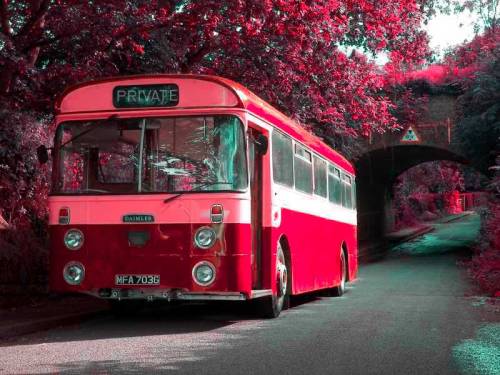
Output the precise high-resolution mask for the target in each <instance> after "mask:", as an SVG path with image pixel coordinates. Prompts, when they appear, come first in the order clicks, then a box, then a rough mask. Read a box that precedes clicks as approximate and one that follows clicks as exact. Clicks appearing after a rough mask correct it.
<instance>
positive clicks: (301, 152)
mask: <svg viewBox="0 0 500 375" xmlns="http://www.w3.org/2000/svg"><path fill="white" fill-rule="evenodd" d="M294 160H295V163H294V170H295V188H296V189H297V190H299V191H302V192H304V193H308V194H312V192H313V181H312V155H311V153H310V152H309V151H307V150H306V149H305V148H304V147H301V146H299V145H298V144H296V145H295V159H294Z"/></svg>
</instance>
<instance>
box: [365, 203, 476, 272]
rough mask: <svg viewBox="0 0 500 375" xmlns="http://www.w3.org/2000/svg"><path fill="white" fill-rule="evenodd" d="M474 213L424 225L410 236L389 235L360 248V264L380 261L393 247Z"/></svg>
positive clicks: (466, 213)
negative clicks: (380, 240) (375, 242)
mask: <svg viewBox="0 0 500 375" xmlns="http://www.w3.org/2000/svg"><path fill="white" fill-rule="evenodd" d="M473 213H474V211H465V212H462V213H460V214H456V215H453V216H448V217H444V218H441V219H439V220H436V221H433V222H429V223H428V224H424V225H422V226H420V227H419V228H415V230H413V231H410V230H409V232H408V234H404V235H397V234H396V233H397V232H396V233H393V234H392V235H391V234H388V235H386V236H385V237H384V238H383V240H382V242H380V243H378V244H376V245H372V246H365V247H360V248H359V254H360V255H359V256H358V261H359V263H370V262H373V261H376V260H380V259H382V258H384V257H385V256H386V255H388V254H389V253H390V249H391V248H392V247H393V246H396V245H398V244H400V243H403V242H408V241H411V240H414V239H415V238H418V237H420V236H423V235H424V234H426V233H429V232H432V231H434V230H435V227H434V225H436V224H447V223H451V222H453V221H457V220H460V219H463V218H464V217H467V216H469V215H472V214H473Z"/></svg>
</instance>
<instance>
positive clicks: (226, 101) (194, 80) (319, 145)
mask: <svg viewBox="0 0 500 375" xmlns="http://www.w3.org/2000/svg"><path fill="white" fill-rule="evenodd" d="M168 84H175V85H178V103H177V105H175V106H172V107H157V108H147V109H148V110H152V111H155V110H158V109H162V110H165V109H194V108H209V107H220V108H228V109H229V108H241V109H245V110H247V111H248V112H250V113H252V114H254V115H255V116H257V117H259V118H261V119H263V120H265V121H267V122H269V123H271V124H273V125H274V126H275V127H276V128H278V129H280V130H281V131H283V132H284V133H286V134H289V135H291V136H292V137H293V138H295V139H296V140H298V141H299V142H301V143H303V144H305V145H306V146H308V147H309V148H311V149H312V150H314V151H316V152H317V153H318V154H320V155H322V156H324V157H326V158H328V159H330V160H331V161H333V162H335V163H336V164H337V165H339V166H340V167H342V168H344V169H345V170H346V171H347V172H349V173H354V168H353V166H352V164H351V163H350V162H349V161H348V160H347V159H346V158H345V157H343V156H342V155H340V154H339V153H338V152H336V151H335V150H333V149H332V148H331V147H329V146H328V145H327V144H326V143H324V142H323V141H322V140H321V139H320V138H319V137H317V136H315V135H313V134H311V133H310V132H308V131H307V130H305V129H304V128H303V127H302V126H301V125H300V124H298V123H297V122H296V121H294V120H292V119H291V118H289V117H287V116H286V115H285V114H283V113H282V112H280V111H278V110H277V109H276V108H274V107H273V106H271V105H270V104H269V103H267V102H265V101H264V100H263V99H261V98H259V97H258V96H257V95H255V94H254V93H253V92H251V91H250V90H248V89H247V88H245V87H244V86H242V85H240V84H238V83H236V82H234V81H231V80H229V79H226V78H222V77H217V76H209V75H191V74H158V75H137V76H125V77H113V78H108V79H102V80H97V81H89V82H85V83H81V84H78V85H75V86H72V87H70V88H68V89H67V90H66V91H65V92H64V93H63V94H62V95H61V97H60V98H59V99H58V100H57V102H56V111H57V113H58V114H71V113H75V114H76V113H88V112H93V113H96V112H109V111H119V112H124V111H130V110H144V109H145V108H116V107H115V103H114V101H113V90H114V89H115V88H116V87H117V86H141V85H145V86H146V85H168ZM207 92H210V95H206V93H207ZM187 93H189V95H188V94H187Z"/></svg>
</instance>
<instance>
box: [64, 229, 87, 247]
mask: <svg viewBox="0 0 500 375" xmlns="http://www.w3.org/2000/svg"><path fill="white" fill-rule="evenodd" d="M83 238H84V237H83V233H82V231H81V230H79V229H70V230H68V231H67V232H66V234H65V235H64V245H66V247H67V248H68V249H69V250H78V249H79V248H81V247H82V246H83Z"/></svg>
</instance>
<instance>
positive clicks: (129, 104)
mask: <svg viewBox="0 0 500 375" xmlns="http://www.w3.org/2000/svg"><path fill="white" fill-rule="evenodd" d="M177 104H179V87H178V86H177V85H175V84H173V83H171V84H165V85H139V86H116V87H115V88H114V89H113V105H114V106H115V107H116V108H141V107H173V106H176V105H177Z"/></svg>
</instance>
